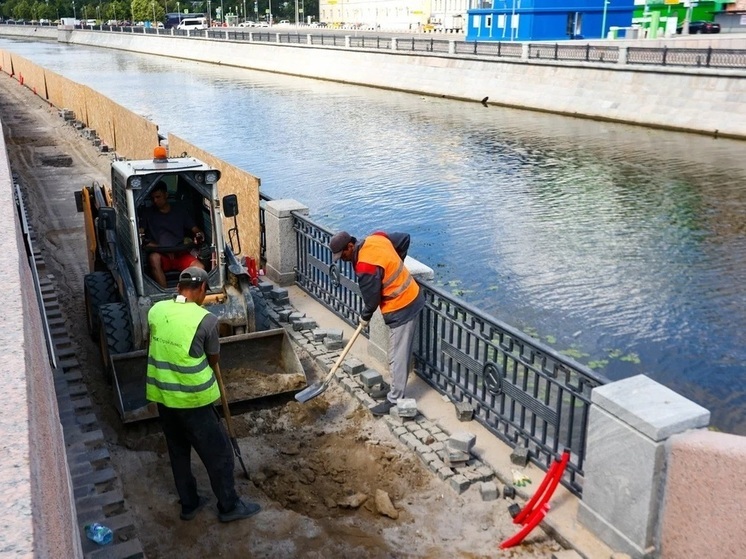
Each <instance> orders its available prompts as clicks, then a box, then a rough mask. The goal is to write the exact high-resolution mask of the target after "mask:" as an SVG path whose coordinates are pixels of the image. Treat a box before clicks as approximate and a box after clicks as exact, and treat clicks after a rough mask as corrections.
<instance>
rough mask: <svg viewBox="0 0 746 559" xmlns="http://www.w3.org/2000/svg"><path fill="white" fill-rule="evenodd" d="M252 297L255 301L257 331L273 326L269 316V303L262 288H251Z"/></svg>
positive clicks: (255, 325)
mask: <svg viewBox="0 0 746 559" xmlns="http://www.w3.org/2000/svg"><path fill="white" fill-rule="evenodd" d="M251 298H252V299H253V301H254V327H255V328H256V329H255V330H254V331H255V332H264V331H265V330H269V329H270V328H272V320H271V319H270V317H269V305H268V304H267V300H266V299H265V298H264V293H262V292H261V290H260V289H257V288H255V287H254V288H252V289H251Z"/></svg>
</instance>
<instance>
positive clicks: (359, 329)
mask: <svg viewBox="0 0 746 559" xmlns="http://www.w3.org/2000/svg"><path fill="white" fill-rule="evenodd" d="M363 328H365V324H364V323H363V322H361V323H360V324H358V327H357V329H356V330H355V332H353V334H352V336H351V337H350V341H349V342H347V345H346V346H345V348H344V349H343V350H342V353H340V354H339V357H337V362H336V363H334V366H333V367H332V369H331V371H329V374H328V375H326V378H325V379H324V384H327V383H328V382H329V381H330V380H332V376H334V373H336V372H337V369H339V366H340V365H341V364H342V361H343V360H344V358H345V357H347V354H348V353H349V352H350V350H351V349H352V344H354V343H355V340H357V337H358V336H359V335H360V332H362V331H363Z"/></svg>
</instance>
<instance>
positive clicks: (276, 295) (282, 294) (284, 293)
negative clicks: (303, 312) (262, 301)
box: [270, 287, 289, 304]
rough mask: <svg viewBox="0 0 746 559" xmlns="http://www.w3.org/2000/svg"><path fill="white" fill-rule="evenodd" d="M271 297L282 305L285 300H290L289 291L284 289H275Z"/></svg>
mask: <svg viewBox="0 0 746 559" xmlns="http://www.w3.org/2000/svg"><path fill="white" fill-rule="evenodd" d="M270 296H271V297H272V300H273V301H274V302H275V303H278V304H279V303H280V301H281V300H283V299H289V296H288V290H287V289H285V288H284V287H273V288H272V291H270Z"/></svg>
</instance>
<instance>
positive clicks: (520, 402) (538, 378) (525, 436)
mask: <svg viewBox="0 0 746 559" xmlns="http://www.w3.org/2000/svg"><path fill="white" fill-rule="evenodd" d="M293 227H294V230H295V233H296V242H297V249H298V254H297V266H296V283H297V284H298V286H299V287H301V288H302V289H303V290H304V291H306V292H307V293H308V294H309V295H311V296H312V297H314V298H315V299H317V300H318V301H319V302H320V303H321V304H322V305H324V306H325V307H327V308H329V309H330V310H332V311H333V312H335V313H336V314H338V315H339V316H340V317H342V318H343V319H344V320H345V321H346V322H348V323H349V324H352V325H355V324H357V322H358V321H359V319H360V311H361V310H362V308H363V302H362V298H361V296H360V291H359V288H358V286H357V283H356V281H355V273H354V270H353V268H352V266H351V265H350V263H348V262H339V263H334V264H333V263H332V261H331V252H330V251H329V248H328V244H329V239H330V238H331V236H332V232H331V231H329V230H328V229H326V228H324V227H323V226H321V225H319V224H317V223H315V222H313V221H312V220H310V219H308V217H306V216H302V215H299V214H293ZM419 283H420V286H421V288H422V290H423V294H424V297H425V301H426V306H425V310H424V311H423V312H422V314H421V315H420V324H419V329H418V334H417V337H416V340H415V348H414V360H415V370H416V372H417V374H418V375H419V376H420V377H422V378H423V379H424V380H425V381H426V382H427V383H428V384H429V385H430V386H432V387H433V388H435V389H436V390H438V391H439V392H441V393H443V394H447V395H448V397H449V398H450V400H451V401H453V402H468V403H470V404H472V406H473V407H474V409H475V419H476V420H477V421H479V422H480V423H481V424H482V425H484V426H485V427H486V428H487V429H488V430H489V431H490V432H491V433H493V434H494V435H495V436H497V437H498V438H499V439H501V440H502V441H504V442H505V443H507V444H508V445H510V446H512V447H525V448H528V449H529V451H530V459H531V461H532V462H533V463H535V464H536V465H537V466H539V467H540V468H542V469H544V470H546V469H547V468H548V467H549V465H550V464H551V462H552V461H553V460H554V458H556V457H559V455H560V454H561V453H562V451H563V450H564V449H566V448H567V449H570V451H571V453H572V454H571V459H570V463H569V464H568V467H567V470H566V472H565V476H564V478H563V480H562V483H563V485H565V486H566V487H567V488H568V489H569V490H570V491H572V492H573V493H575V494H576V495H580V494H581V492H582V477H583V463H584V460H585V446H586V431H587V427H588V414H589V410H590V403H591V402H590V398H591V390H592V389H593V388H594V387H596V386H600V385H603V384H605V383H607V382H608V380H607V379H606V378H605V377H603V376H601V375H598V374H596V373H594V372H593V371H592V370H591V369H589V368H588V367H585V366H584V365H582V364H580V363H577V362H575V361H573V360H572V359H570V358H568V357H565V356H564V355H561V354H560V353H558V352H557V351H555V350H554V349H552V348H550V347H549V346H547V345H545V344H543V343H542V342H540V341H538V340H535V339H533V338H531V337H530V336H528V335H527V334H525V333H523V332H521V331H519V330H517V329H515V328H513V327H511V326H509V325H507V324H505V323H503V322H501V321H499V320H497V319H496V318H494V317H492V316H490V315H488V314H486V313H483V312H482V311H480V310H479V309H477V308H475V307H473V306H471V305H469V304H467V303H466V302H464V301H462V300H461V299H459V298H458V297H455V296H453V295H451V294H450V293H448V292H446V291H444V290H442V289H440V288H438V287H437V286H435V285H433V284H431V283H430V282H426V281H420V282H419Z"/></svg>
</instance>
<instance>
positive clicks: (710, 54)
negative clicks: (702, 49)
mask: <svg viewBox="0 0 746 559" xmlns="http://www.w3.org/2000/svg"><path fill="white" fill-rule="evenodd" d="M710 60H712V47H707V63H706V64H705V66H707V67H708V68H709V67H710Z"/></svg>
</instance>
